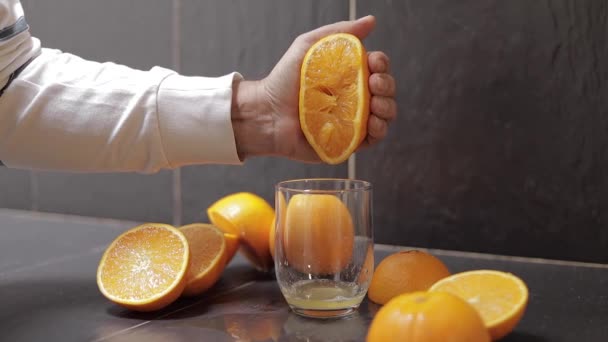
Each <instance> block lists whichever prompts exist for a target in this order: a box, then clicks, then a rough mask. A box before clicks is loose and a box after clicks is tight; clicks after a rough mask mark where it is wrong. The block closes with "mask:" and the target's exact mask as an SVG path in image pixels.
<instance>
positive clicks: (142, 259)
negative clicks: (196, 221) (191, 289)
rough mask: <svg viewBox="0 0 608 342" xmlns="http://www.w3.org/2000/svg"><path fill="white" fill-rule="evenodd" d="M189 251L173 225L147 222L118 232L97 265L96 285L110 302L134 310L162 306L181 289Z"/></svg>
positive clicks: (182, 236) (184, 283)
mask: <svg viewBox="0 0 608 342" xmlns="http://www.w3.org/2000/svg"><path fill="white" fill-rule="evenodd" d="M189 262H190V251H189V248H188V242H187V241H186V238H185V236H184V235H183V234H182V233H181V232H180V231H179V230H177V229H175V228H174V227H172V226H170V225H167V224H160V223H146V224H143V225H141V226H137V227H135V228H133V229H130V230H128V231H126V232H125V233H123V234H121V235H120V236H118V237H117V238H116V239H115V240H114V241H113V242H112V243H111V244H110V246H109V247H108V248H107V249H106V251H105V253H104V254H103V256H102V258H101V261H100V262H99V267H98V269H97V285H98V286H99V290H100V291H101V293H102V294H103V295H104V296H105V297H106V298H108V299H109V300H111V301H112V302H114V303H116V304H119V305H122V306H124V307H127V308H129V309H132V310H136V311H152V310H158V309H161V308H163V307H165V306H167V305H169V304H170V303H172V302H173V301H174V300H176V299H177V298H178V297H179V296H180V294H181V293H182V291H183V289H184V287H185V285H186V274H187V271H188V267H189Z"/></svg>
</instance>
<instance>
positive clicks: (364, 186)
mask: <svg viewBox="0 0 608 342" xmlns="http://www.w3.org/2000/svg"><path fill="white" fill-rule="evenodd" d="M302 182H327V183H329V182H344V183H346V182H352V183H356V184H359V185H361V187H360V188H356V189H339V190H323V189H297V188H294V187H290V186H289V185H290V184H295V183H302ZM275 189H276V190H277V191H280V190H286V191H290V192H296V193H307V194H319V193H344V192H361V191H369V190H372V183H370V182H368V181H364V180H360V179H350V178H298V179H290V180H285V181H281V182H278V183H277V184H276V185H275Z"/></svg>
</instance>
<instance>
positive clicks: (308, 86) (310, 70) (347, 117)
mask: <svg viewBox="0 0 608 342" xmlns="http://www.w3.org/2000/svg"><path fill="white" fill-rule="evenodd" d="M368 79H369V69H368V66H367V52H366V51H365V47H363V44H361V41H360V40H359V39H358V38H357V37H355V36H353V35H350V34H346V33H337V34H333V35H329V36H327V37H325V38H323V39H321V40H319V41H318V42H317V43H315V44H314V45H313V46H312V47H311V48H310V49H309V50H308V52H307V53H306V55H305V56H304V60H303V62H302V70H301V74H300V108H299V109H300V126H301V128H302V131H303V132H304V135H305V136H306V139H307V140H308V142H309V143H310V145H311V146H312V147H313V149H314V150H315V151H316V152H317V154H318V155H319V158H321V160H323V161H324V162H326V163H329V164H339V163H341V162H343V161H345V160H346V159H348V157H349V156H350V155H351V154H352V153H353V152H354V151H355V149H356V148H357V147H358V146H359V144H361V142H362V141H363V139H364V138H365V136H366V135H367V119H368V116H369V99H370V94H369V86H368Z"/></svg>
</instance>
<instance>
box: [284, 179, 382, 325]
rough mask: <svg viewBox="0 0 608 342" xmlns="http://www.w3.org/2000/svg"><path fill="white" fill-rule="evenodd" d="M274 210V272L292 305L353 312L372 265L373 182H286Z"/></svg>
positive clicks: (329, 313)
mask: <svg viewBox="0 0 608 342" xmlns="http://www.w3.org/2000/svg"><path fill="white" fill-rule="evenodd" d="M275 209H276V220H275V235H274V241H275V243H274V245H275V247H274V257H275V258H274V260H275V272H276V277H277V281H278V283H279V286H280V288H281V292H282V293H283V296H284V297H285V299H286V300H287V303H288V304H289V306H290V307H291V309H292V310H293V311H295V312H296V313H298V314H300V315H303V316H308V317H324V318H330V317H341V316H346V315H348V314H350V313H352V312H354V311H355V310H356V309H357V308H358V307H359V304H360V303H361V301H362V300H363V298H364V297H365V294H366V293H367V289H368V287H369V282H370V280H371V275H372V273H373V268H374V253H373V224H372V186H371V184H370V183H369V182H365V181H360V180H350V179H301V180H290V181H284V182H281V183H278V184H277V185H276V197H275Z"/></svg>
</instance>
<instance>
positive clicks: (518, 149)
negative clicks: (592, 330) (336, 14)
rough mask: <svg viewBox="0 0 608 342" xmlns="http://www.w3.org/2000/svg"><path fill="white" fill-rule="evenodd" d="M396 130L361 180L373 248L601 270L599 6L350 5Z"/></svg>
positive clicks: (606, 251)
mask: <svg viewBox="0 0 608 342" xmlns="http://www.w3.org/2000/svg"><path fill="white" fill-rule="evenodd" d="M358 12H359V14H361V15H363V14H366V13H371V14H375V15H376V16H377V17H378V22H379V23H380V24H379V25H378V29H377V30H376V31H375V32H374V33H373V35H372V36H371V37H370V38H369V39H368V42H367V43H368V46H369V47H370V48H372V49H374V48H376V49H385V50H387V51H388V52H389V53H390V55H391V58H392V62H393V71H394V72H395V76H396V77H397V79H398V80H399V85H398V86H399V94H398V102H399V109H400V112H399V115H400V116H399V119H398V121H397V122H396V125H395V127H393V130H392V132H391V135H390V138H389V139H388V140H387V141H386V142H384V143H383V144H382V145H381V146H380V148H379V149H376V150H374V151H368V152H365V153H361V154H360V156H359V158H360V159H359V162H358V165H359V170H358V175H359V176H360V177H362V178H367V179H369V180H371V181H372V182H373V183H374V184H375V185H376V207H375V209H376V211H375V214H376V215H375V222H376V234H377V235H376V236H377V240H379V241H385V242H388V241H393V242H398V243H401V244H408V245H420V246H432V247H438V248H450V249H465V250H474V251H483V252H492V253H505V254H518V255H530V256H541V257H552V258H553V257H554V258H572V259H579V260H595V261H602V262H608V229H607V228H608V115H607V114H608V93H607V91H608V89H607V88H606V85H607V83H606V80H607V77H608V44H606V43H607V39H608V38H607V37H608V34H607V33H608V26H607V25H608V22H607V20H606V18H607V17H608V6H607V5H606V2H604V1H561V0H549V1H525V0H517V1H500V0H495V1H477V0H475V1H472V0H469V1H449V0H428V1H427V0H425V1H387V0H384V1H378V0H358Z"/></svg>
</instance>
